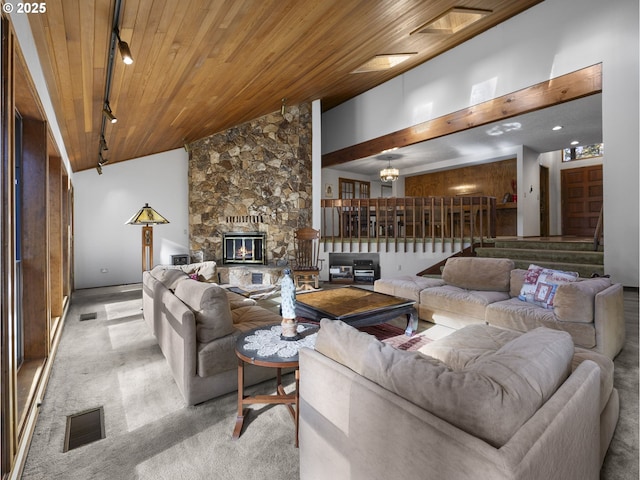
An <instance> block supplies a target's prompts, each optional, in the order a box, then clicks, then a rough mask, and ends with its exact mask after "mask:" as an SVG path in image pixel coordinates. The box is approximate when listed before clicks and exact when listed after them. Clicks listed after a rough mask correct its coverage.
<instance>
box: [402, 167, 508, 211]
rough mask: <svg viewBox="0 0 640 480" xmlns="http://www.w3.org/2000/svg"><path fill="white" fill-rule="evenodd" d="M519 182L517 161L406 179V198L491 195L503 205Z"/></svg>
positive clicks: (463, 168)
mask: <svg viewBox="0 0 640 480" xmlns="http://www.w3.org/2000/svg"><path fill="white" fill-rule="evenodd" d="M516 178H517V166H516V159H515V158H513V159H510V160H503V161H500V162H494V163H485V164H482V165H474V166H470V167H462V168H456V169H454V170H445V171H441V172H433V173H425V174H423V175H417V176H415V177H407V178H406V179H405V184H404V189H405V194H406V195H407V196H410V197H429V196H452V197H453V196H456V195H471V194H473V195H487V196H491V197H496V200H497V202H498V203H501V202H502V198H503V197H504V194H505V193H511V194H513V193H517V192H514V191H513V190H512V186H511V182H512V181H515V180H516Z"/></svg>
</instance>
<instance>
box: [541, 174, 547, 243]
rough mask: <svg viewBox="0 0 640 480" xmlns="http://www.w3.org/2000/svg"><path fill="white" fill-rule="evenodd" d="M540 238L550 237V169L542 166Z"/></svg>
mask: <svg viewBox="0 0 640 480" xmlns="http://www.w3.org/2000/svg"><path fill="white" fill-rule="evenodd" d="M540 236H541V237H548V236H549V168H548V167H545V166H543V165H540Z"/></svg>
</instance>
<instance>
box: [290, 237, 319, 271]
mask: <svg viewBox="0 0 640 480" xmlns="http://www.w3.org/2000/svg"><path fill="white" fill-rule="evenodd" d="M293 238H294V241H295V253H294V254H295V259H294V266H293V269H294V270H318V269H319V267H318V257H319V256H320V231H319V230H315V229H313V228H311V227H303V228H299V229H297V230H296V231H295V232H294V234H293Z"/></svg>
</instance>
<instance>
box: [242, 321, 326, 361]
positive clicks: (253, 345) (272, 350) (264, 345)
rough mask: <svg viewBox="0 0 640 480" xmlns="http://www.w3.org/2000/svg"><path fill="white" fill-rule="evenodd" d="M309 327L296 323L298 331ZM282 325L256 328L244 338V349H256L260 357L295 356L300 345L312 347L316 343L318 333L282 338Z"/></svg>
mask: <svg viewBox="0 0 640 480" xmlns="http://www.w3.org/2000/svg"><path fill="white" fill-rule="evenodd" d="M308 328H309V327H305V326H304V325H298V328H297V330H298V333H301V332H304V331H305V330H307V329H308ZM281 333H282V327H281V326H280V325H274V326H273V327H271V328H269V329H264V330H257V331H256V332H255V333H253V334H252V335H248V336H247V337H246V338H245V344H244V349H245V350H256V351H257V352H256V354H257V355H258V356H260V357H269V356H272V355H277V356H279V357H283V358H289V357H295V356H296V355H297V354H298V350H300V349H301V348H302V347H309V348H313V347H314V345H315V343H316V336H317V335H318V333H317V332H316V333H313V334H311V335H308V336H305V337H302V338H300V339H299V340H282V339H281V338H280V334H281Z"/></svg>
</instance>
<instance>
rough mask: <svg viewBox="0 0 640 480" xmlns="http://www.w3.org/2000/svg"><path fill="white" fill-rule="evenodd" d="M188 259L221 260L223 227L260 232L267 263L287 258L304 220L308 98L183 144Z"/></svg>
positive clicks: (307, 202)
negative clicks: (186, 158) (186, 169)
mask: <svg viewBox="0 0 640 480" xmlns="http://www.w3.org/2000/svg"><path fill="white" fill-rule="evenodd" d="M189 151H190V155H189V230H190V232H189V233H190V250H191V252H190V253H191V257H192V259H195V261H204V260H215V261H216V262H218V264H219V265H222V255H223V253H222V233H223V232H264V233H265V234H266V255H267V263H268V264H269V265H274V266H284V265H286V263H287V261H288V260H289V259H290V258H292V257H293V245H294V244H293V231H294V230H295V229H296V228H298V227H303V226H310V225H311V104H309V103H305V104H301V105H291V106H287V111H286V113H285V115H284V116H283V115H281V113H280V112H274V113H272V114H269V115H265V116H264V117H260V118H258V119H255V120H252V121H250V122H247V123H244V124H242V125H238V126H236V127H234V128H231V129H229V130H227V131H224V132H220V133H216V134H214V135H211V136H209V137H206V138H203V139H200V140H197V141H195V142H193V143H191V144H189Z"/></svg>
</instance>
